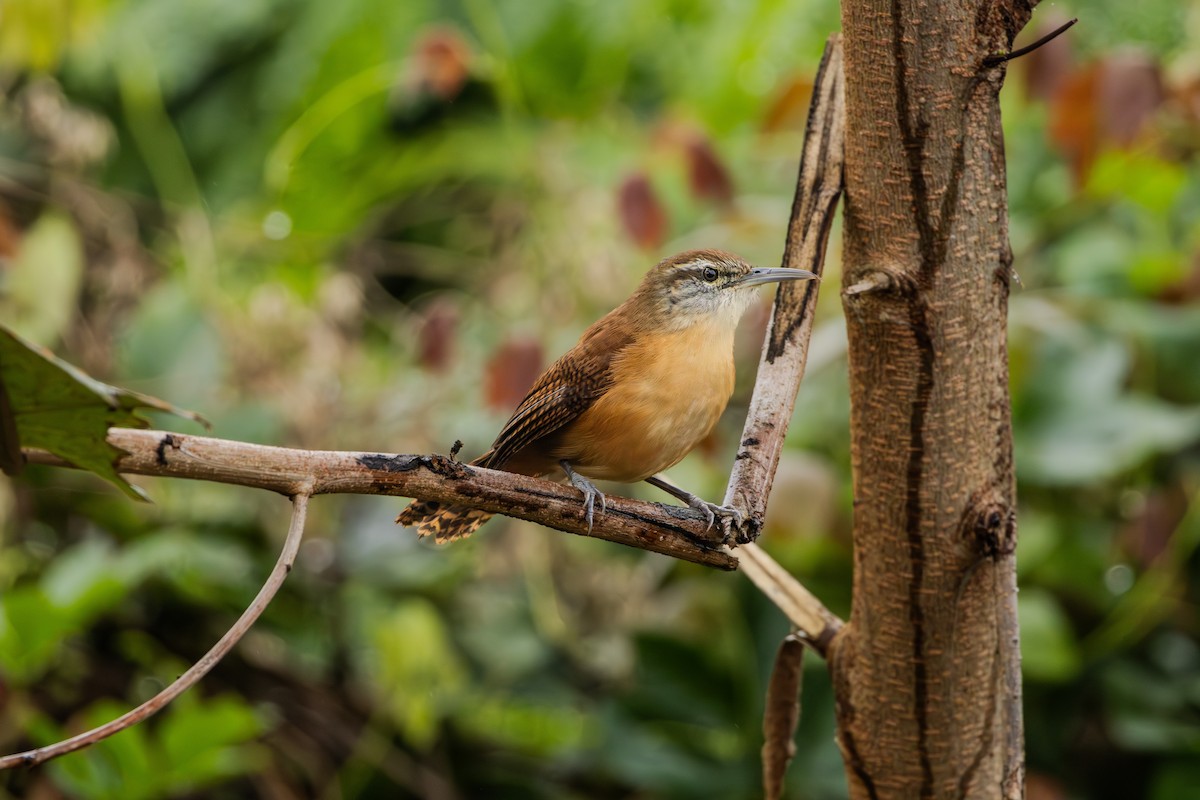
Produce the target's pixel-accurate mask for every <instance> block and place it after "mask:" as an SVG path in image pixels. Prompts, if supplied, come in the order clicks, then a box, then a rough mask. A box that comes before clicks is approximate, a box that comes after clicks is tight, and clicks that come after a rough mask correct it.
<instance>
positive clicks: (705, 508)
mask: <svg viewBox="0 0 1200 800" xmlns="http://www.w3.org/2000/svg"><path fill="white" fill-rule="evenodd" d="M686 500H687V504H688V505H689V506H691V507H692V508H694V509H696V510H697V511H699V512H700V513H701V514H703V515H704V518H705V519H706V520H708V525H707V527H705V530H712V526H713V525H715V524H716V522H717V518H718V517H719V518H720V519H721V528H722V529H723V530H726V531H728V529H729V528H735V529H736V528H740V527H742V523H743V522H744V521H745V519H746V518H745V515H743V514H742V512H741V511H739V510H738V509H736V508H734V507H733V506H719V505H717V504H716V503H710V502H708V501H707V500H701V499H700V498H699V497H697V496H696V495H692V496H690V497H688V498H686Z"/></svg>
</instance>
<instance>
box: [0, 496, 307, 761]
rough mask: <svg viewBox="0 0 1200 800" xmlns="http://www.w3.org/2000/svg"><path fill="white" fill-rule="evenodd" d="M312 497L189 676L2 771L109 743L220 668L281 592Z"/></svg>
mask: <svg viewBox="0 0 1200 800" xmlns="http://www.w3.org/2000/svg"><path fill="white" fill-rule="evenodd" d="M310 495H311V492H309V491H304V492H299V493H297V494H296V495H294V496H293V497H292V522H291V525H290V526H289V527H288V533H287V539H285V540H284V543H283V550H282V552H280V554H279V560H277V561H276V562H275V567H274V569H272V570H271V574H270V575H269V576H267V580H266V582H265V583H264V584H263V586H262V588H261V589H259V590H258V594H257V595H256V596H255V598H254V601H253V602H251V603H250V605H249V606H248V607H247V608H246V610H245V611H244V612H242V616H240V617H238V620H237V622H235V623H234V624H233V627H231V628H230V629H229V630H228V631H226V632H225V635H224V636H222V637H221V639H220V641H218V642H217V643H216V644H215V645H213V647H212V649H211V650H209V651H208V652H207V653H205V654H204V655H203V657H201V659H200V660H199V661H197V662H196V663H195V664H193V665H192V666H191V667H190V668H189V669H188V671H187V672H185V673H183V674H182V675H180V676H179V677H178V678H176V679H175V680H174V681H172V682H171V685H170V686H168V687H167V688H165V689H163V690H162V691H161V692H159V693H158V694H156V695H154V697H152V698H150V699H149V700H147V701H146V702H144V703H142V704H141V705H140V706H138V707H137V708H135V709H133V710H132V711H128V712H126V713H125V714H122V715H121V716H119V717H117V718H116V719H114V720H112V721H111V722H106V723H105V724H103V725H101V726H99V727H98V728H92V729H91V730H90V731H85V732H84V733H80V734H78V735H76V736H72V737H71V738H70V739H64V740H62V741H61V742H55V743H54V744H52V745H48V746H46V747H38V748H35V749H33V750H26V751H25V752H23V753H13V754H12V755H7V756H4V757H2V758H0V769H8V768H10V767H18V766H25V767H32V766H34V765H35V764H40V763H42V762H43V761H49V760H50V759H52V758H57V757H58V756H62V755H66V754H67V753H73V752H74V751H76V750H80V749H82V748H84V747H87V746H89V745H92V744H95V743H96V742H98V741H100V740H101V739H107V738H108V737H109V736H112V735H113V734H114V733H119V732H120V731H123V730H125V729H126V728H128V727H130V726H131V725H136V724H137V723H139V722H141V721H142V720H145V719H147V718H148V717H150V716H152V715H154V714H155V713H157V712H158V711H160V710H161V709H162V708H163V706H165V705H166V704H167V703H169V702H171V701H172V700H174V699H175V698H176V697H178V696H179V695H181V694H183V692H185V691H187V690H188V689H190V688H191V687H192V686H193V685H195V684H196V683H197V682H198V681H199V680H200V679H201V678H202V677H204V675H205V674H207V673H208V671H209V670H211V669H212V668H213V667H215V666H216V665H217V662H218V661H220V660H221V659H222V658H224V657H225V654H226V653H228V652H229V651H230V650H232V649H233V646H234V645H236V644H237V643H238V642H239V641H241V639H242V637H243V636H245V635H246V631H248V630H250V626H251V625H253V624H254V622H255V620H257V619H258V618H259V616H260V615H261V614H262V612H263V611H264V610H265V609H266V607H267V605H268V604H269V603H270V602H271V600H272V599H273V598H274V597H275V593H276V592H278V591H279V587H280V586H281V585H282V584H283V579H284V578H286V577H287V575H288V573H289V572H291V571H292V564H293V562H295V560H296V551H297V550H299V548H300V539H301V538H302V537H303V535H304V522H305V519H306V517H307V516H308V498H309V497H310Z"/></svg>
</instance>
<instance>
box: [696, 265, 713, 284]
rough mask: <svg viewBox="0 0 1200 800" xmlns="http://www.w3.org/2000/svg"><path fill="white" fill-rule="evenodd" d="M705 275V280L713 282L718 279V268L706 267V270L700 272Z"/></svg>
mask: <svg viewBox="0 0 1200 800" xmlns="http://www.w3.org/2000/svg"><path fill="white" fill-rule="evenodd" d="M700 274H701V275H703V276H704V280H706V281H708V282H709V283H712V282H713V281H715V280H716V279H717V270H716V269H715V268H714V267H705V268H704V272H701V273H700Z"/></svg>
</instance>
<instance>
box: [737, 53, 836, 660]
mask: <svg viewBox="0 0 1200 800" xmlns="http://www.w3.org/2000/svg"><path fill="white" fill-rule="evenodd" d="M842 83H843V77H842V37H841V36H840V35H839V34H834V35H832V36H830V37H829V41H828V42H827V43H826V45H825V52H824V54H823V55H822V56H821V65H820V67H819V68H818V69H817V78H816V81H815V82H814V86H813V96H812V103H811V104H810V106H809V110H808V123H807V125H806V128H805V134H804V149H803V151H802V152H801V155H800V176H799V178H798V180H797V183H796V196H795V199H794V200H793V202H792V217H791V220H790V221H789V223H788V238H787V245H786V247H785V249H784V254H783V265H784V266H786V267H799V268H802V269H807V270H811V271H812V272H815V273H817V274H818V275H820V274H821V273H822V271H823V270H824V266H825V250H826V244H827V243H828V241H829V229H830V226H831V225H832V222H833V214H834V211H835V209H836V208H837V203H838V198H839V197H840V196H841V193H842V150H843V137H844V133H845V116H846V110H845V100H844V98H843V91H842ZM819 285H820V284H819V282H818V281H807V282H805V283H804V284H791V285H788V284H780V287H779V291H778V293H777V294H776V296H775V308H774V311H773V313H772V316H771V324H770V327H769V328H768V329H767V335H766V338H765V340H764V341H763V350H762V358H761V359H760V360H759V364H758V375H757V377H756V378H755V382H754V393H753V395H752V397H751V400H750V410H749V412H748V414H747V415H746V424H745V426H744V427H743V429H742V438H741V442H740V446H739V447H738V453H737V457H736V459H735V460H734V464H733V470H732V472H731V473H730V476H729V487H728V489H726V492H725V505H731V506H733V507H735V508H739V509H742V510H743V511H744V513H745V515H746V524H745V528H744V531H743V532H742V534H741V535H740V537H741V539H743V540H749V541H751V542H752V540H753V539H755V538H757V537H758V534H759V533H760V532H761V530H762V523H763V518H764V516H765V515H766V511H767V498H768V497H769V496H770V494H771V485H772V484H773V483H774V481H775V471H776V469H777V468H778V467H779V458H780V455H781V454H782V452H783V439H784V437H785V436H786V435H787V430H788V425H789V424H790V423H791V420H792V411H793V409H794V408H795V406H796V393H797V392H798V391H799V389H800V380H801V379H802V378H803V377H804V365H805V362H806V361H807V359H808V343H809V340H810V339H811V338H812V327H813V317H814V315H815V313H816V308H817V290H818V288H819ZM738 553H739V564H740V565H741V567H742V571H743V572H744V573H745V574H746V577H748V578H750V580H751V581H753V582H754V584H755V585H756V586H757V587H758V588H759V589H760V590H761V591H762V592H763V593H764V594H766V595H767V597H769V598H770V599H771V601H772V602H774V603H775V604H776V605H777V606H779V608H780V609H781V610H782V611H783V612H784V614H786V615H787V617H788V619H789V620H791V622H792V624H793V625H795V626H796V627H797V628H799V630H800V632H801V633H802V634H803V635H804V637H805V638H806V639H807V640H808V641H809V644H810V646H811V647H812V648H813V649H814V650H816V651H817V652H818V653H820V654H821V655H822V656H824V655H825V652H826V650H827V648H828V647H829V644H830V642H831V641H832V640H833V637H834V635H835V634H836V633H837V632H838V630H840V629H841V627H842V621H841V620H840V619H838V617H837V616H836V615H835V614H833V613H832V612H831V611H830V610H829V609H827V608H825V606H824V605H822V603H821V601H820V600H818V599H817V598H816V596H814V595H813V594H812V593H811V592H809V591H808V590H807V589H805V588H804V586H803V585H802V584H801V583H800V582H799V581H797V580H796V579H795V578H794V577H793V576H792V575H791V574H790V573H789V572H788V571H787V570H785V569H783V567H781V566H780V565H779V564H778V563H776V562H775V560H774V559H772V558H771V557H770V556H769V555H767V553H766V552H765V551H764V550H761V549H760V548H758V547H756V546H754V545H753V544H745V545H744V546H743V547H741V548H740V549H739V550H738Z"/></svg>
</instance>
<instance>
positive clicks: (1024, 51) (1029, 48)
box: [983, 17, 1079, 67]
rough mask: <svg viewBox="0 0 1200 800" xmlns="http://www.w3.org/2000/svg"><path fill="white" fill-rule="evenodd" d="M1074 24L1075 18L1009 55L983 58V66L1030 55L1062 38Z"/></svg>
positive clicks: (997, 64)
mask: <svg viewBox="0 0 1200 800" xmlns="http://www.w3.org/2000/svg"><path fill="white" fill-rule="evenodd" d="M1076 22H1079V17H1075V18H1074V19H1069V20H1067V21H1066V22H1064V23H1063V24H1062V25H1059V26H1058V27H1057V28H1055V29H1054V30H1052V31H1050V32H1049V33H1047V34H1046V35H1045V36H1043V37H1042V38H1040V39H1038V40H1037V41H1036V42H1034V43H1033V44H1028V45H1025V46H1024V47H1022V48H1019V49H1017V50H1013V51H1012V52H1011V53H1005V54H1004V55H998V56H988V57H987V58H985V59H984V60H983V65H984V66H985V67H995V66H999V65H1000V64H1003V63H1004V62H1005V61H1012V60H1013V59H1014V58H1020V57H1021V56H1024V55H1029V54H1030V53H1032V52H1033V51H1034V50H1037V49H1038V48H1039V47H1041V46H1042V45H1044V44H1047V43H1048V42H1051V41H1053V40H1055V39H1057V38H1058V37H1059V36H1062V35H1063V34H1064V33H1066V32H1067V30H1068V29H1069V28H1070V27H1071V26H1072V25H1074V24H1075V23H1076Z"/></svg>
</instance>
